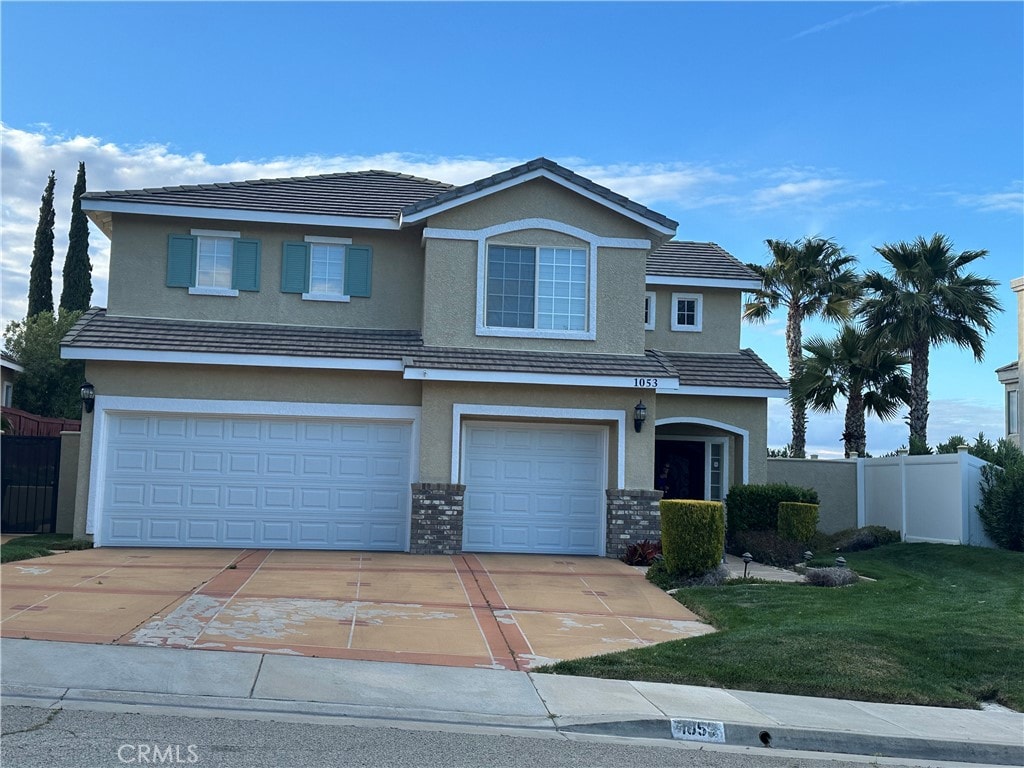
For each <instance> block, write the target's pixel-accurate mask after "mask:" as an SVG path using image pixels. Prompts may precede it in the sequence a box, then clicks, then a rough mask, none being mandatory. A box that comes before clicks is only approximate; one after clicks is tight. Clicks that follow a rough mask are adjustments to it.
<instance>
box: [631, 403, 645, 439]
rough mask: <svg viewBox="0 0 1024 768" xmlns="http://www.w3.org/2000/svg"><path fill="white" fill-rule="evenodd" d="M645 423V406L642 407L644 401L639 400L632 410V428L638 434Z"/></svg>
mask: <svg viewBox="0 0 1024 768" xmlns="http://www.w3.org/2000/svg"><path fill="white" fill-rule="evenodd" d="M645 421H647V406H646V405H644V401H643V400H641V401H640V402H639V403H637V404H636V407H635V408H634V409H633V428H634V429H635V430H636V431H637V432H639V431H640V430H641V429H643V428H644V422H645Z"/></svg>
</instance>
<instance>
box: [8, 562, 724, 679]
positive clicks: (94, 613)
mask: <svg viewBox="0 0 1024 768" xmlns="http://www.w3.org/2000/svg"><path fill="white" fill-rule="evenodd" d="M0 576H2V589H0V598H2V600H0V607H2V612H0V633H2V635H3V636H4V637H18V638H31V639H39V640H63V641H71V642H83V643H117V644H121V645H151V646H164V647H176V648H201V649H209V650H228V651H253V652H262V653H278V654H289V655H295V656H320V657H327V658H337V659H362V660H368V661H404V662H412V663H422V664H442V665H446V666H460V667H491V668H495V669H513V670H515V669H519V670H527V669H530V668H531V667H533V666H537V665H540V664H544V663H547V662H549V661H552V660H555V659H569V658H578V657H581V656H592V655H595V654H599V653H606V652H609V651H618V650H624V649H627V648H635V647H638V646H644V645H651V644H653V643H659V642H664V641H666V640H675V639H678V638H683V637H692V636H695V635H701V634H705V633H708V632H711V631H713V630H712V628H711V627H709V626H708V625H706V624H703V623H701V622H700V621H699V620H698V619H697V617H696V616H695V615H694V614H692V613H690V612H689V611H688V610H687V609H686V608H684V607H683V606H682V605H680V604H679V603H677V602H676V601H675V600H673V599H672V598H671V597H669V596H667V595H665V594H664V593H663V592H662V591H661V590H660V589H657V588H656V587H654V586H652V585H651V584H649V583H647V581H646V580H645V579H644V578H643V576H642V575H641V574H640V573H639V572H638V571H637V570H636V569H634V568H631V567H629V566H627V565H624V564H623V563H621V562H619V561H617V560H609V559H605V558H597V557H568V556H561V557H559V556H546V555H473V554H464V555H453V556H450V557H449V556H441V555H438V556H427V555H407V554H400V553H380V552H372V553H368V552H311V551H289V550H241V551H239V550H218V549H115V548H103V549H92V550H84V551H80V552H68V553H65V554H60V555H54V556H52V557H46V558H40V559H36V560H27V561H21V562H15V563H7V564H5V565H3V566H2V570H0Z"/></svg>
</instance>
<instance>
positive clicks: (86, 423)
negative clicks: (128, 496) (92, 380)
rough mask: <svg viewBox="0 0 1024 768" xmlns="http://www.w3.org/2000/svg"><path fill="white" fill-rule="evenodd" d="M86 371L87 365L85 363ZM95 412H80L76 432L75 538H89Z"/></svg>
mask: <svg viewBox="0 0 1024 768" xmlns="http://www.w3.org/2000/svg"><path fill="white" fill-rule="evenodd" d="M86 373H89V366H88V365H86ZM94 419H95V414H92V413H84V412H83V413H82V429H81V431H80V432H79V433H78V434H79V439H78V476H77V478H76V482H75V517H74V524H73V526H72V534H73V535H74V537H75V538H76V539H91V538H92V536H91V535H87V534H86V533H85V523H86V518H87V516H88V513H89V473H90V472H91V471H92V427H93V421H94Z"/></svg>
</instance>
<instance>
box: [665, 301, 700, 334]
mask: <svg viewBox="0 0 1024 768" xmlns="http://www.w3.org/2000/svg"><path fill="white" fill-rule="evenodd" d="M703 314H704V297H703V296H702V295H701V294H699V293H673V294H672V330H673V331H699V330H700V329H701V326H702V324H703Z"/></svg>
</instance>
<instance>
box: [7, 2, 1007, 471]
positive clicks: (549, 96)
mask: <svg viewBox="0 0 1024 768" xmlns="http://www.w3.org/2000/svg"><path fill="white" fill-rule="evenodd" d="M0 24H2V28H0V34H2V40H0V43H2V50H0V57H2V59H0V65H2V69H0V78H2V81H0V86H2V90H0V120H2V123H3V155H2V170H3V179H2V192H3V212H2V222H0V237H2V250H0V254H2V256H0V258H2V267H3V278H4V279H3V303H2V314H3V318H4V320H5V321H6V320H9V319H12V318H19V317H21V316H22V315H23V314H24V303H25V292H26V285H27V272H28V261H29V259H30V258H31V247H32V233H33V230H34V227H35V222H36V217H37V213H38V205H39V195H40V194H41V192H42V188H43V186H44V184H45V181H46V174H47V172H48V171H49V169H50V168H55V169H56V170H57V174H58V188H57V204H58V217H57V227H56V232H57V245H56V251H57V259H56V261H55V265H54V268H55V283H56V284H57V286H58V287H57V289H56V292H57V293H58V295H59V285H60V281H59V270H60V264H61V263H62V260H63V249H65V248H66V238H67V219H68V210H67V208H69V206H70V190H71V187H72V185H73V182H74V172H75V168H76V166H77V162H78V160H85V161H86V164H87V168H88V172H89V187H90V189H118V188H125V187H139V186H159V185H170V184H180V183H201V182H211V181H227V180H236V179H243V178H253V177H273V176H283V175H297V174H302V173H323V172H333V171H339V170H358V169H364V168H368V167H376V168H388V169H393V170H400V171H406V172H412V173H418V174H421V175H425V176H429V177H432V178H437V179H441V180H444V181H450V182H453V183H461V182H467V181H471V180H473V179H475V178H479V177H482V176H485V175H488V174H490V173H493V172H494V171H497V170H500V169H502V168H506V167H508V166H510V165H513V164H515V163H518V162H522V161H525V160H528V159H531V158H533V157H537V156H540V155H544V156H547V157H550V158H552V159H554V160H557V161H558V162H561V163H563V164H564V165H567V166H569V167H571V168H573V169H574V170H576V171H578V172H580V173H583V174H584V175H586V176H589V177H590V178H593V179H595V180H596V181H599V182H601V183H604V184H607V185H608V186H610V187H612V188H613V189H615V190H616V191H619V192H622V193H623V194H627V195H629V196H630V197H632V198H634V199H636V200H638V201H640V202H642V203H644V204H647V205H649V206H651V207H652V208H654V209H655V210H657V211H659V212H662V213H665V214H666V215H668V216H671V217H672V218H674V219H676V220H678V221H679V222H680V227H679V233H678V236H679V237H680V239H692V240H710V241H714V242H717V243H719V244H720V245H722V246H723V247H725V248H726V249H727V250H729V251H730V252H731V253H733V254H734V255H736V256H737V257H738V258H740V259H741V260H743V261H748V262H751V261H754V262H764V261H765V259H766V248H765V246H764V239H765V238H769V237H770V238H778V239H796V238H799V237H803V236H807V235H823V236H826V237H833V238H835V239H836V240H837V241H838V242H839V243H840V244H842V245H843V246H844V247H846V248H847V249H848V250H849V251H850V252H851V253H854V254H856V255H857V256H858V257H859V258H860V259H861V263H862V266H863V267H864V268H876V267H879V266H880V261H879V259H878V258H877V256H875V255H874V252H873V246H875V245H881V244H882V243H885V242H893V241H896V240H908V239H912V238H914V237H916V236H917V235H926V236H930V235H931V234H932V233H933V232H943V233H945V234H947V235H948V236H950V237H951V238H952V239H953V241H954V242H955V244H956V246H957V248H958V249H981V248H984V249H987V250H989V252H990V256H989V257H988V258H987V259H986V260H985V261H983V262H982V263H981V264H980V266H979V267H978V271H980V272H982V273H984V274H986V275H987V276H990V277H993V278H995V279H997V280H999V281H1000V282H1001V287H1000V289H999V297H1000V300H1001V301H1002V303H1003V305H1004V307H1006V308H1008V309H1009V310H1010V311H1009V312H1007V313H1005V314H1003V315H1002V316H1000V317H999V318H998V319H997V329H996V333H995V334H994V335H993V336H992V337H990V339H989V341H988V353H987V355H986V359H985V361H984V362H983V363H981V364H976V363H974V362H973V360H972V359H971V357H970V356H969V355H967V354H966V353H962V352H959V351H958V350H955V349H950V348H940V349H938V350H936V351H935V352H934V353H933V356H932V365H931V395H932V408H931V412H932V418H931V421H930V430H929V436H930V438H931V440H932V442H938V441H940V440H943V439H945V438H946V437H948V436H949V435H950V434H952V433H962V434H966V435H968V436H973V435H974V434H976V433H977V432H978V431H979V430H984V431H985V432H986V433H987V434H988V435H990V436H998V435H1001V434H1002V416H1001V408H1002V406H1001V402H1002V390H1001V387H1000V386H999V385H998V383H997V382H996V378H995V375H994V373H993V369H994V368H996V367H998V366H999V365H1002V364H1004V363H1006V362H1009V361H1011V360H1013V359H1014V358H1015V357H1016V332H1015V322H1014V318H1013V314H1012V310H1013V306H1014V296H1013V294H1012V293H1011V291H1010V289H1009V285H1008V284H1009V281H1010V279H1011V278H1013V277H1018V276H1020V275H1022V274H1024V216H1022V212H1024V142H1022V136H1024V95H1022V94H1024V4H1021V3H923V2H922V3H884V4H883V3H815V2H799V3H770V2H754V3H727V2H722V3H707V4H705V3H652V4H641V3H628V4H627V3H566V4H555V3H528V4H503V3H479V4H469V3H458V4H438V3H413V4H402V3H376V4H370V3H367V4H342V3H311V4H303V3H284V4H278V3H241V2H239V3H227V4H217V3H185V4H178V3H139V4H135V3H108V4H96V3H88V2H82V3H67V4H58V3H12V2H4V3H3V4H2V5H0ZM91 244H92V248H91V252H92V255H93V260H94V263H95V269H96V288H97V291H96V294H95V296H94V302H95V303H100V304H102V303H104V302H105V301H106V279H105V275H106V265H107V257H108V254H107V248H108V244H107V242H106V241H105V238H104V237H103V236H102V235H101V234H100V233H99V232H98V231H96V230H95V229H94V230H93V232H92V235H91ZM817 331H828V328H827V327H824V326H817V325H814V324H811V325H809V326H808V327H807V329H806V332H807V333H813V332H817ZM743 343H744V345H745V346H751V347H753V348H754V349H755V350H756V351H758V352H759V353H760V354H761V355H762V356H763V357H764V358H765V359H767V360H768V361H769V362H770V363H772V365H773V366H774V367H775V368H776V369H777V370H779V371H780V372H785V370H786V363H785V349H784V343H783V336H782V317H781V316H780V317H779V318H777V319H775V320H773V321H771V322H769V324H768V325H766V326H764V327H749V326H748V327H746V328H745V329H744V334H743ZM841 431H842V426H841V415H833V416H812V421H811V426H810V431H809V444H810V446H811V447H812V449H813V450H818V451H819V452H821V453H822V454H825V455H827V454H829V453H834V452H836V451H838V450H839V434H840V432H841ZM788 439H789V434H788V419H787V414H786V408H785V406H784V404H782V403H773V405H772V408H771V413H770V421H769V442H770V443H771V444H773V445H782V444H785V443H786V442H787V441H788ZM905 442H906V427H905V425H903V424H902V423H901V422H899V421H897V422H895V423H891V424H889V425H879V424H876V423H872V424H871V425H870V426H869V450H872V451H873V452H876V453H877V452H884V451H886V450H891V449H893V448H895V447H897V446H899V445H900V444H901V443H905Z"/></svg>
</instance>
